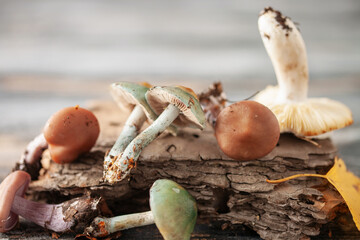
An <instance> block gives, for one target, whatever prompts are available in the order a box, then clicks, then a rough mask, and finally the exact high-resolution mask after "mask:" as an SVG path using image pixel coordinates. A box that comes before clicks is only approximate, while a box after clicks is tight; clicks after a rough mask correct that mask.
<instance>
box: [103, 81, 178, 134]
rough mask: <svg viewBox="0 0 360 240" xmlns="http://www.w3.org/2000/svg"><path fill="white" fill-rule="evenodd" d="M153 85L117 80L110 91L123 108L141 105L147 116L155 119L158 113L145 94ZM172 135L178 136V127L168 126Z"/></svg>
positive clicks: (129, 108) (130, 108)
mask: <svg viewBox="0 0 360 240" xmlns="http://www.w3.org/2000/svg"><path fill="white" fill-rule="evenodd" d="M150 87H152V86H151V85H150V84H149V83H146V82H143V83H133V82H116V83H112V84H111V86H110V92H111V95H112V97H113V99H114V100H115V102H116V103H117V105H118V106H119V107H120V108H121V109H123V110H132V109H133V108H134V107H135V106H136V105H139V106H140V107H141V108H142V109H143V111H144V113H145V115H146V117H147V118H148V119H150V120H152V121H155V120H156V118H157V117H158V115H157V114H156V113H155V112H154V111H153V110H152V108H151V107H150V106H149V104H148V102H147V101H146V98H145V94H146V92H147V91H148V90H149V89H150ZM167 131H169V132H170V133H171V134H172V135H174V136H176V134H177V128H176V127H175V126H173V125H170V126H169V127H168V128H167Z"/></svg>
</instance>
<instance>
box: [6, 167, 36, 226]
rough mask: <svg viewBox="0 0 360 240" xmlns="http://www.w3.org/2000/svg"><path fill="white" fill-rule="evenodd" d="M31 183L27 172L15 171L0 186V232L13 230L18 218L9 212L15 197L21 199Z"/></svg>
mask: <svg viewBox="0 0 360 240" xmlns="http://www.w3.org/2000/svg"><path fill="white" fill-rule="evenodd" d="M30 181H31V177H30V175H29V174H28V173H27V172H24V171H15V172H12V173H11V174H10V175H9V176H7V177H6V178H5V179H4V181H3V182H2V183H1V185H0V232H7V231H10V230H11V229H13V228H14V227H15V226H16V224H17V222H18V221H19V216H18V215H17V214H15V213H13V212H11V207H12V204H13V201H14V198H15V195H18V196H21V197H23V196H24V194H25V191H26V189H27V187H28V185H29V183H30Z"/></svg>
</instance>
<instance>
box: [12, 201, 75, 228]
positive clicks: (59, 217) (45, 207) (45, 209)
mask: <svg viewBox="0 0 360 240" xmlns="http://www.w3.org/2000/svg"><path fill="white" fill-rule="evenodd" d="M11 211H12V212H14V213H16V214H17V215H19V216H22V217H23V218H25V219H27V220H29V221H31V222H33V223H35V224H37V225H39V226H41V227H44V228H46V229H49V230H52V231H55V232H66V231H70V230H71V227H72V226H73V225H74V222H73V221H68V222H66V221H64V214H63V208H62V204H57V205H55V204H45V203H38V202H32V201H29V200H26V199H24V198H22V197H19V196H15V199H14V202H13V205H12V207H11Z"/></svg>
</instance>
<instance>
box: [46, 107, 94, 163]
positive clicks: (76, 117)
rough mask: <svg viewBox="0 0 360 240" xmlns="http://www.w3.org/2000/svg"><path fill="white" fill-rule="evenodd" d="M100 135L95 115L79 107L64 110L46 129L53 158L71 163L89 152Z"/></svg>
mask: <svg viewBox="0 0 360 240" xmlns="http://www.w3.org/2000/svg"><path fill="white" fill-rule="evenodd" d="M99 133H100V127H99V122H98V120H97V118H96V117H95V115H94V114H93V113H92V112H90V111H89V110H86V109H84V108H80V107H79V106H75V107H67V108H63V109H61V110H60V111H58V112H56V113H55V114H53V115H52V116H51V117H50V119H49V120H48V121H47V123H46V125H45V128H44V136H45V138H46V141H47V142H48V144H49V150H50V155H51V158H52V159H53V160H54V161H55V162H57V163H69V162H72V161H74V160H75V159H76V158H77V157H78V156H79V155H80V154H82V153H85V152H87V151H89V150H90V149H91V148H92V147H93V146H94V144H95V142H96V140H97V138H98V136H99Z"/></svg>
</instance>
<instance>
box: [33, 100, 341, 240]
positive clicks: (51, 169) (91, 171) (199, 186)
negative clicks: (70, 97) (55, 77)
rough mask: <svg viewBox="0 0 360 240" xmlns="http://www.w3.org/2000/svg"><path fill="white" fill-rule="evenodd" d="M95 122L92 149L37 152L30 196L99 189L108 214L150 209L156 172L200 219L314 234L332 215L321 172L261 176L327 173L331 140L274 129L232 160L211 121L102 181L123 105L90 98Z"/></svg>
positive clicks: (161, 142)
mask: <svg viewBox="0 0 360 240" xmlns="http://www.w3.org/2000/svg"><path fill="white" fill-rule="evenodd" d="M91 109H92V111H93V112H94V113H95V115H96V116H97V117H98V119H99V122H100V126H101V136H100V138H99V140H98V143H97V145H96V146H95V147H94V149H93V150H92V151H91V152H90V153H88V154H85V155H83V156H81V157H80V158H79V159H78V160H77V161H76V162H74V163H72V164H65V165H59V164H56V163H54V162H53V161H51V158H50V156H49V153H48V152H47V151H46V152H45V153H44V155H43V159H42V165H43V168H42V169H41V171H40V176H39V179H38V180H36V181H33V182H32V183H31V185H30V188H29V193H30V197H31V198H33V199H35V200H41V201H47V202H59V201H63V200H66V199H70V198H73V197H75V196H80V195H84V194H85V193H86V194H90V195H92V196H102V197H103V198H104V199H105V200H106V202H107V203H108V206H109V207H110V209H111V210H112V211H113V213H114V214H116V215H117V214H124V213H130V212H140V211H144V210H148V209H149V205H148V198H149V194H148V190H149V188H150V186H151V185H152V183H153V182H154V181H155V180H156V179H159V178H167V179H172V180H174V181H176V182H178V183H179V184H181V185H182V186H184V187H185V188H186V189H187V190H188V191H189V192H190V193H191V194H192V195H193V196H194V197H195V199H196V201H197V204H198V208H199V224H204V223H208V222H226V223H228V224H229V225H236V224H244V225H246V226H248V227H250V228H251V229H253V230H255V231H256V232H257V233H258V234H259V235H260V236H261V238H263V239H302V238H307V237H309V236H316V235H318V234H319V233H320V228H321V226H322V225H323V224H326V223H328V222H329V221H331V220H332V219H333V218H334V217H335V216H336V214H334V213H335V212H336V211H337V210H338V208H339V207H343V205H344V204H343V199H342V198H341V196H340V195H339V194H338V193H337V191H336V190H334V189H333V188H332V187H331V186H330V185H329V184H328V183H327V182H326V180H323V179H315V178H308V179H300V180H291V181H288V182H286V183H283V184H279V185H272V184H269V183H267V182H266V181H265V180H266V179H267V178H268V179H277V178H282V177H286V176H289V175H293V174H297V173H326V172H327V171H328V170H329V169H330V168H331V166H332V165H333V159H334V157H335V155H336V153H337V151H336V148H335V147H334V146H333V144H332V142H331V140H329V139H325V140H316V142H317V143H318V144H319V146H315V145H313V144H312V143H309V142H307V141H304V140H300V139H298V138H295V137H294V136H292V135H290V134H283V135H282V136H281V137H280V140H279V143H278V145H277V147H276V148H275V149H274V150H273V151H272V152H271V153H270V154H268V155H267V156H265V157H263V158H261V159H257V160H253V161H246V162H243V161H235V160H232V159H230V158H228V157H227V156H225V155H224V154H223V153H222V152H221V151H220V150H219V148H218V146H217V142H216V139H215V137H214V133H213V131H212V129H211V128H207V129H205V130H204V131H198V130H192V129H183V130H180V132H179V134H178V136H177V137H173V136H171V135H167V134H163V135H161V136H160V137H159V138H158V139H156V140H155V141H154V142H152V143H151V144H150V145H149V146H148V147H147V148H145V150H144V151H143V152H142V154H141V156H140V159H139V162H138V164H137V167H136V168H135V169H133V171H132V172H131V174H130V177H129V178H128V179H126V180H124V181H122V182H120V183H117V184H114V185H109V184H106V183H103V182H102V181H101V179H102V170H103V168H102V162H103V158H104V155H105V152H106V151H107V150H108V149H109V148H111V146H112V144H113V143H114V142H115V140H116V138H117V136H118V134H119V133H120V131H121V126H122V123H123V122H124V120H125V119H126V117H127V115H128V113H123V112H120V110H119V109H118V108H117V107H116V106H115V104H113V103H111V102H96V103H93V104H92V105H91Z"/></svg>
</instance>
